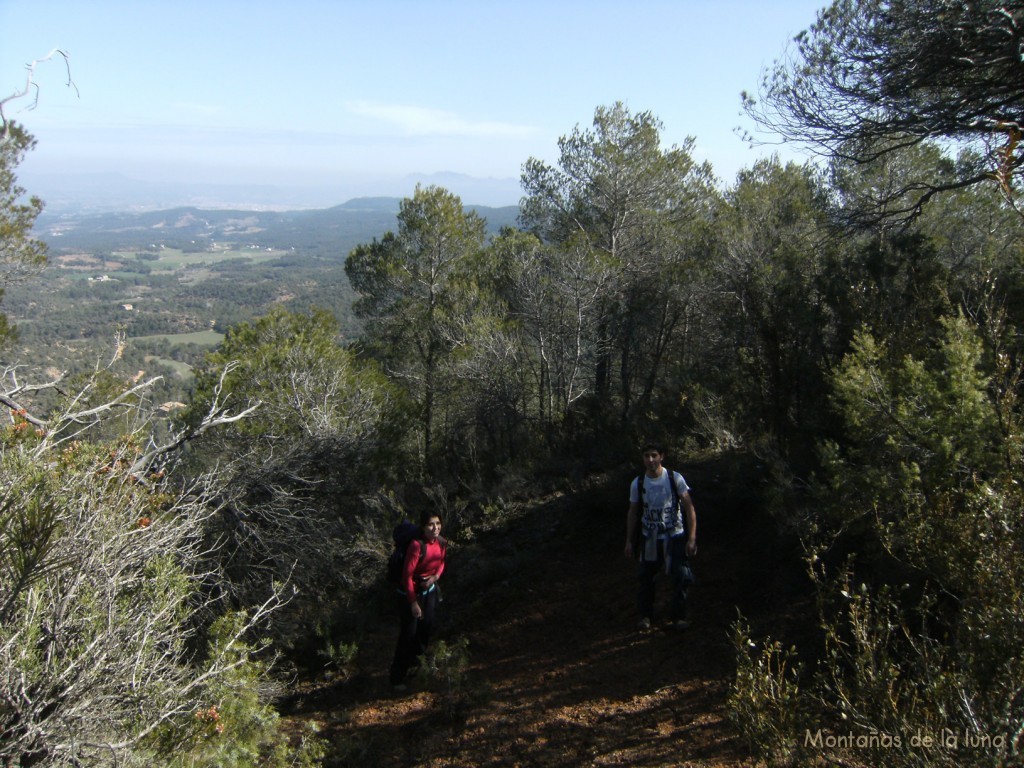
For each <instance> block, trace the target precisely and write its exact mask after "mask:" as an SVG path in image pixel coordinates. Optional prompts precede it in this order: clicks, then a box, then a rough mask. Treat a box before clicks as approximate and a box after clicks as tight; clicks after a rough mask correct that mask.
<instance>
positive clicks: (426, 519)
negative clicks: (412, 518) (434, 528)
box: [420, 512, 444, 528]
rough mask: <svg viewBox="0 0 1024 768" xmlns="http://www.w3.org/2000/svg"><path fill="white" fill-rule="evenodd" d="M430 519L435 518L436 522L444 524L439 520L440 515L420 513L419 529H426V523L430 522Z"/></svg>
mask: <svg viewBox="0 0 1024 768" xmlns="http://www.w3.org/2000/svg"><path fill="white" fill-rule="evenodd" d="M432 517H436V518H437V519H438V520H440V521H441V523H442V524H443V523H444V520H443V519H441V515H439V514H438V513H437V512H421V513H420V528H426V527H427V523H429V522H430V518H432Z"/></svg>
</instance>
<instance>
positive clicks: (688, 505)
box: [679, 491, 697, 556]
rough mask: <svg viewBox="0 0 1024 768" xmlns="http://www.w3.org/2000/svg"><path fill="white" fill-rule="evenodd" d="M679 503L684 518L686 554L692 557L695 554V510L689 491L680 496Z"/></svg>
mask: <svg viewBox="0 0 1024 768" xmlns="http://www.w3.org/2000/svg"><path fill="white" fill-rule="evenodd" d="M679 501H680V502H681V503H682V505H683V514H684V515H685V516H686V554H687V555H690V556H693V555H696V554H697V509H696V507H694V506H693V499H691V498H690V492H689V491H686V493H684V494H683V495H682V496H680V497H679Z"/></svg>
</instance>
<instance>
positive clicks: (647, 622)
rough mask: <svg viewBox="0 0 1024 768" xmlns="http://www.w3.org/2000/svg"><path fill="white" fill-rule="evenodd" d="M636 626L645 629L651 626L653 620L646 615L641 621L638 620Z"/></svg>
mask: <svg viewBox="0 0 1024 768" xmlns="http://www.w3.org/2000/svg"><path fill="white" fill-rule="evenodd" d="M636 628H637V629H639V630H641V631H644V630H647V629H650V628H651V620H650V619H649V618H647V617H646V616H644V617H643V618H642V619H640V621H638V622H637V625H636Z"/></svg>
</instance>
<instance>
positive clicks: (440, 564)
mask: <svg viewBox="0 0 1024 768" xmlns="http://www.w3.org/2000/svg"><path fill="white" fill-rule="evenodd" d="M426 546H427V549H426V550H425V551H424V552H423V557H424V559H426V558H428V557H429V556H430V547H431V545H430V544H428V545H426ZM434 546H436V547H437V557H436V558H435V561H436V562H437V569H436V570H435V571H434V572H433V573H430V574H427V575H426V576H422V577H420V586H422V587H423V588H424V589H426V588H427V587H430V586H432V585H434V584H436V583H437V580H438V579H440V578H441V574H442V573H444V559H445V551H446V547H445V545H443V544H442V543H441V542H440V541H438V542H436V544H434Z"/></svg>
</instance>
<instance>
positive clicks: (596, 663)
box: [294, 468, 790, 768]
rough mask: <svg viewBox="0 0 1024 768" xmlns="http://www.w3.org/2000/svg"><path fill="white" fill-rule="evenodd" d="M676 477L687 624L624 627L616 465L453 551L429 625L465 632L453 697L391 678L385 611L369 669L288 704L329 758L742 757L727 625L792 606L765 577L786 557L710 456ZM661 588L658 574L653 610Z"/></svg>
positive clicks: (663, 761)
mask: <svg viewBox="0 0 1024 768" xmlns="http://www.w3.org/2000/svg"><path fill="white" fill-rule="evenodd" d="M685 474H686V476H687V480H688V482H690V484H691V486H692V487H693V488H694V489H695V490H694V497H695V501H696V504H697V510H698V532H699V536H698V545H699V554H698V557H697V558H695V560H694V562H693V566H694V570H695V572H696V574H697V579H698V583H697V585H696V586H695V587H693V588H692V591H691V620H692V624H691V627H690V628H689V629H687V630H682V631H678V630H672V631H667V630H661V629H653V630H650V631H647V632H639V631H637V630H636V629H634V626H635V622H636V618H637V616H636V609H635V604H634V595H635V588H634V584H635V564H634V563H633V562H632V561H629V560H627V559H626V558H625V557H624V556H623V554H622V545H623V542H624V539H625V514H626V506H627V503H626V483H627V482H628V480H627V479H621V482H616V483H615V484H614V485H613V484H612V483H609V484H607V486H604V487H597V488H594V489H593V490H591V491H589V492H586V493H581V494H578V495H576V496H574V497H559V498H556V499H554V500H551V501H549V502H547V503H545V504H543V505H539V506H538V507H537V508H535V509H534V510H533V511H532V512H530V513H529V515H528V516H527V517H526V518H524V519H523V520H521V521H519V522H518V523H517V524H516V525H515V526H513V527H512V529H511V530H510V531H509V532H508V533H506V534H504V535H503V536H502V537H496V538H485V539H484V540H483V541H482V542H478V543H475V544H474V545H473V546H472V547H461V546H455V547H452V549H451V550H450V555H449V557H450V565H449V569H450V573H449V574H447V575H446V581H447V582H448V584H447V585H446V590H445V604H444V607H443V613H445V614H447V617H448V618H447V621H446V622H445V623H444V624H443V625H442V628H441V631H440V633H439V639H445V638H446V639H448V640H450V641H454V640H456V639H458V638H465V639H467V640H468V642H469V660H470V666H469V669H468V672H467V673H466V675H465V678H464V680H463V681H462V682H461V688H460V690H459V691H457V692H456V695H452V694H449V693H446V692H445V691H443V690H440V691H439V690H438V689H437V686H436V685H431V686H415V685H414V686H413V689H412V691H411V692H410V693H407V694H402V695H395V694H394V693H392V692H391V691H390V690H389V689H388V687H387V685H386V669H387V664H388V662H389V661H390V654H391V651H392V649H393V642H394V638H393V631H394V628H393V627H391V626H390V625H386V626H385V625H382V626H380V627H377V628H374V629H373V630H372V631H371V633H370V634H368V635H367V637H365V638H363V640H362V642H361V648H365V649H366V652H365V655H364V656H363V657H362V658H361V660H360V666H361V668H362V669H364V670H365V672H364V673H363V674H362V675H357V676H356V677H354V678H352V679H350V680H346V681H342V682H338V683H336V684H334V685H331V686H325V687H322V688H321V689H320V690H319V695H320V696H321V699H322V700H321V701H319V702H315V701H314V700H313V699H312V698H310V699H308V700H307V701H305V702H302V703H300V704H299V705H298V706H297V707H296V710H295V713H294V714H296V715H301V714H302V712H303V711H305V712H307V713H308V714H311V715H312V714H315V715H316V716H317V717H319V719H320V720H321V722H322V723H323V725H324V726H325V727H324V733H325V735H327V736H328V737H329V738H330V739H331V740H332V743H333V748H334V752H333V754H332V756H331V758H330V759H329V760H328V761H326V762H325V765H326V766H342V765H378V766H391V765H394V766H399V765H401V766H431V767H433V766H438V767H440V766H509V767H510V768H511V767H518V768H525V767H526V766H550V765H572V766H576V765H590V766H626V765H629V766H681V765H687V764H699V765H701V766H705V767H707V766H717V767H719V768H724V767H725V766H744V765H752V764H753V761H752V760H751V758H750V756H749V755H748V753H747V752H746V750H745V749H744V747H743V742H742V739H741V738H740V735H739V734H737V733H736V731H735V729H734V727H733V726H732V725H731V723H730V722H729V721H728V719H727V715H726V711H727V707H726V702H727V697H728V692H729V684H730V682H731V680H732V677H733V674H734V671H735V661H734V653H735V652H734V649H733V648H732V644H731V641H730V634H731V627H732V625H733V623H734V622H735V621H736V619H737V615H738V612H742V613H743V614H744V616H745V617H748V618H750V619H751V621H752V623H753V624H755V625H760V626H769V627H770V625H771V622H772V615H773V612H775V611H780V612H781V611H784V610H785V609H786V607H787V606H786V596H785V594H783V593H782V592H781V591H780V590H778V589H776V588H775V585H777V583H778V581H779V578H784V579H786V578H790V576H789V575H786V574H782V576H781V577H780V573H782V572H781V570H780V563H782V562H783V560H785V561H786V562H789V561H790V559H789V556H788V554H787V553H779V552H778V551H777V547H776V544H775V543H774V541H773V539H772V536H773V534H772V535H769V534H766V533H765V530H766V527H765V524H764V521H763V520H762V519H761V518H760V517H759V516H758V515H756V514H754V511H753V508H752V507H750V506H747V505H746V504H744V503H733V502H727V501H725V499H726V496H725V493H724V492H723V489H722V487H721V485H720V484H719V487H718V488H716V484H715V481H714V475H713V473H712V472H711V471H710V470H707V469H704V468H696V469H695V470H694V471H692V472H686V473H685ZM620 485H621V486H622V487H621V488H620V487H619V486H620ZM716 490H717V491H719V492H718V493H716ZM724 490H725V491H727V490H728V489H727V488H726V489H724ZM731 498H737V497H736V496H735V495H733V496H731ZM759 520H760V522H758V521H759ZM495 552H502V553H509V552H512V553H513V554H512V555H509V556H508V561H509V565H510V568H509V569H508V570H507V571H506V573H505V575H504V577H502V578H497V579H494V578H493V575H492V578H491V580H486V581H484V582H482V581H481V580H480V579H479V578H473V577H472V576H471V574H472V573H473V571H474V569H473V567H471V565H472V564H473V563H474V561H475V559H476V558H487V557H495V555H494V553H495ZM667 597H668V596H667V582H665V581H663V583H659V598H660V603H661V607H662V608H665V607H666V606H665V603H667Z"/></svg>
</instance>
